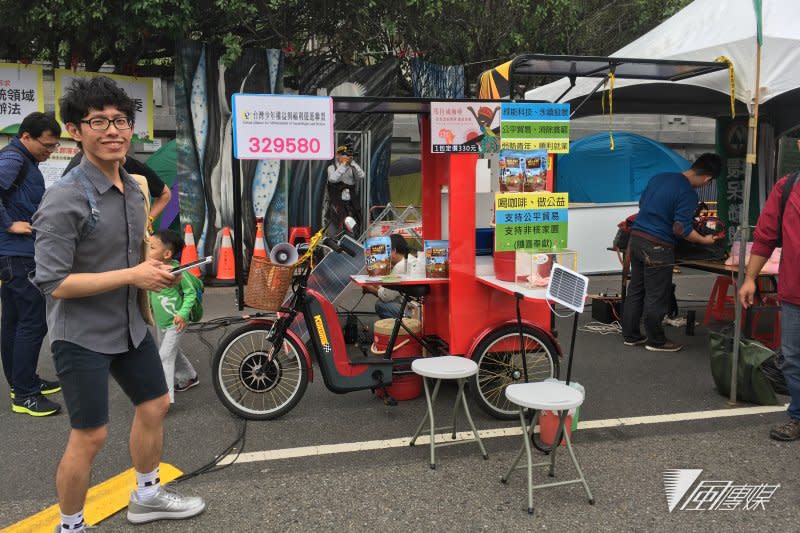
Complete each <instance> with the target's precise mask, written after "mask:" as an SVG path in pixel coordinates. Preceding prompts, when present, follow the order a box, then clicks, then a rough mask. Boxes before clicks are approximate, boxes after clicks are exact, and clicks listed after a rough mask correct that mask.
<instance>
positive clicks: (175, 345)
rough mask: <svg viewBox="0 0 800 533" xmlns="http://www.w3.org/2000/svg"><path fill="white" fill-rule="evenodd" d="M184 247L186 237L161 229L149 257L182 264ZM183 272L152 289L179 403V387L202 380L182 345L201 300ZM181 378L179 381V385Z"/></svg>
mask: <svg viewBox="0 0 800 533" xmlns="http://www.w3.org/2000/svg"><path fill="white" fill-rule="evenodd" d="M182 250H183V239H182V238H181V236H180V235H179V234H177V233H175V232H174V231H172V230H161V231H158V232H156V233H155V234H153V235H152V236H151V237H150V250H149V257H150V258H151V259H157V260H159V261H162V262H164V263H166V264H169V265H171V266H178V262H177V261H176V260H175V257H177V256H179V255H180V253H181V251H182ZM188 275H189V274H188V273H185V272H184V273H183V274H182V276H181V283H180V285H177V286H175V287H166V288H164V289H161V290H160V291H158V292H154V291H150V293H149V294H150V307H151V308H152V309H153V318H154V320H155V325H156V329H157V333H158V339H159V344H160V347H159V351H158V353H159V355H160V356H161V364H162V366H163V367H164V377H165V378H166V380H167V387H169V401H170V402H171V403H175V390H176V389H177V390H179V391H183V390H186V389H189V388H191V387H193V386H195V385H197V384H198V383H199V379H198V377H197V371H195V369H194V367H193V366H192V363H191V362H190V361H189V359H188V358H187V357H186V355H184V353H183V351H182V350H181V348H180V337H181V334H182V333H183V331H184V330H185V329H186V325H187V323H188V321H189V312H190V311H191V309H192V306H194V304H195V302H196V301H197V291H196V289H195V288H194V286H193V285H192V282H191V281H189V279H188V278H187V276H188ZM176 381H177V383H178V385H177V387H176V386H175V382H176Z"/></svg>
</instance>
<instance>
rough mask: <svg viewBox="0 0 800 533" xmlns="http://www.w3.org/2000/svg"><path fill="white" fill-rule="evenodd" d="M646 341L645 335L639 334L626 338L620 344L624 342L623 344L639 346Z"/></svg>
mask: <svg viewBox="0 0 800 533" xmlns="http://www.w3.org/2000/svg"><path fill="white" fill-rule="evenodd" d="M646 342H647V337H645V336H644V335H641V336H639V337H636V338H633V339H628V338H626V339H625V340H624V341H622V344H624V345H625V346H641V345H642V344H645V343H646Z"/></svg>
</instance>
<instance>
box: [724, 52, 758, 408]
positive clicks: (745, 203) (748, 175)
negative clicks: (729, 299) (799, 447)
mask: <svg viewBox="0 0 800 533" xmlns="http://www.w3.org/2000/svg"><path fill="white" fill-rule="evenodd" d="M760 78H761V44H758V45H757V46H756V90H755V102H754V104H753V113H752V115H750V120H749V126H750V127H749V133H748V135H747V158H746V161H745V167H744V193H743V195H742V214H741V217H740V219H741V224H740V225H739V228H740V229H739V235H740V238H739V271H738V274H737V276H736V288H737V291H736V294H735V295H734V309H735V314H734V320H733V353H732V354H731V395H730V398H729V399H728V404H729V405H735V404H736V393H737V391H736V378H737V375H738V368H739V341H740V340H741V338H742V329H741V324H742V304H741V302H739V291H738V289H741V288H742V284H743V283H744V275H745V274H744V273H745V264H744V261H745V257H746V251H747V250H746V248H747V241H748V240H749V234H750V181H751V179H752V176H753V165H754V164H755V163H756V141H757V139H758V137H757V135H758V103H759V101H760V100H761V91H760V87H759V85H760V84H761V79H760Z"/></svg>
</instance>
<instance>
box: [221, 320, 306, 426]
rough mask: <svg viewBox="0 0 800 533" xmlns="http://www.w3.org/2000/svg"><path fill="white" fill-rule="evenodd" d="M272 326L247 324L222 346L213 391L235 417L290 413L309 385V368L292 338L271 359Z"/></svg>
mask: <svg viewBox="0 0 800 533" xmlns="http://www.w3.org/2000/svg"><path fill="white" fill-rule="evenodd" d="M269 328H270V324H248V325H246V326H244V327H242V328H239V329H237V330H235V331H233V332H232V333H231V334H230V335H228V336H227V337H226V338H225V339H223V341H222V343H221V344H220V347H219V349H218V350H217V353H216V354H215V355H214V361H213V366H212V368H213V371H214V372H213V377H214V390H215V391H216V393H217V396H218V397H219V399H220V401H221V402H222V404H223V405H224V406H225V407H226V408H227V409H228V410H229V411H230V412H232V413H233V414H235V415H236V416H239V417H241V418H247V419H249V420H271V419H274V418H278V417H279V416H282V415H284V414H286V413H288V412H289V411H290V410H291V409H292V408H293V407H294V406H295V405H297V402H299V401H300V398H302V397H303V394H304V393H305V391H306V387H307V386H308V365H307V364H306V359H305V357H303V353H302V351H301V349H300V347H299V346H298V345H297V343H296V342H295V341H294V340H293V339H292V338H290V337H286V339H285V340H284V341H283V349H281V350H278V351H277V352H276V353H275V356H274V357H273V359H272V361H269V360H268V356H269V352H270V350H271V349H272V343H271V342H269V341H268V340H267V335H268V333H269Z"/></svg>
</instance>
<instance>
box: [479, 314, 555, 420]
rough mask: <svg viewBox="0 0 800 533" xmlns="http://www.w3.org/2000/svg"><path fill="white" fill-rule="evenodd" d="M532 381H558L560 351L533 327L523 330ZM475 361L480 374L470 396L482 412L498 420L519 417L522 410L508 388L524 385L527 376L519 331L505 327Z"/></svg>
mask: <svg viewBox="0 0 800 533" xmlns="http://www.w3.org/2000/svg"><path fill="white" fill-rule="evenodd" d="M522 335H523V339H524V343H525V359H526V362H527V366H528V381H530V382H535V381H542V380H544V379H546V378H551V377H558V369H559V367H558V350H557V349H556V347H555V345H554V344H553V341H552V340H550V338H549V337H548V336H547V335H545V334H544V333H542V332H541V331H539V330H537V329H536V328H533V327H530V326H522ZM472 359H473V360H474V361H475V362H476V363H477V364H478V373H477V374H476V375H475V376H474V377H473V378H472V381H471V383H470V393H471V395H472V397H473V398H474V400H475V402H476V403H477V404H478V405H479V406H480V408H481V409H483V410H484V411H486V412H487V413H488V414H490V415H491V416H493V417H495V418H500V419H505V420H511V419H514V418H516V417H517V416H519V407H518V406H517V405H515V404H513V403H511V402H510V401H508V399H507V398H506V395H505V390H506V386H508V385H510V384H511V383H523V382H524V381H525V375H524V372H523V365H522V351H521V350H520V342H519V328H518V326H516V325H514V324H510V325H507V326H503V327H501V328H499V329H497V330H495V331H493V332H492V333H490V334H489V335H488V336H487V337H486V338H485V339H483V340H482V341H481V343H480V344H479V345H478V347H477V348H476V349H475V352H474V353H473V355H472Z"/></svg>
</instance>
